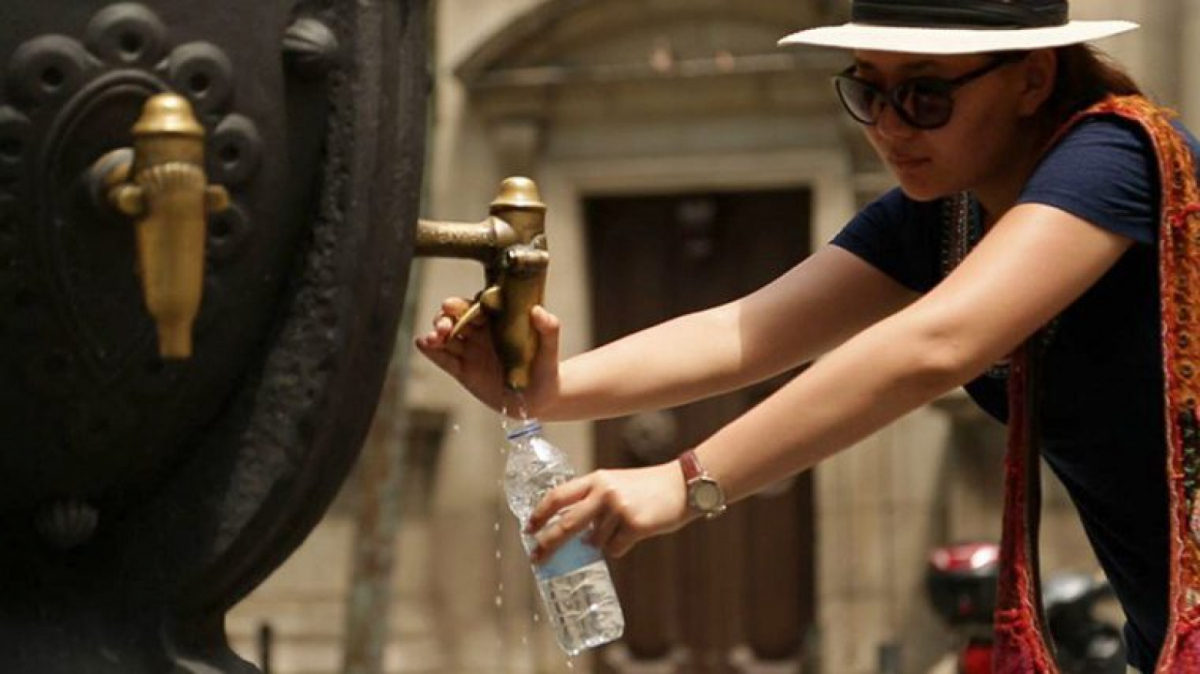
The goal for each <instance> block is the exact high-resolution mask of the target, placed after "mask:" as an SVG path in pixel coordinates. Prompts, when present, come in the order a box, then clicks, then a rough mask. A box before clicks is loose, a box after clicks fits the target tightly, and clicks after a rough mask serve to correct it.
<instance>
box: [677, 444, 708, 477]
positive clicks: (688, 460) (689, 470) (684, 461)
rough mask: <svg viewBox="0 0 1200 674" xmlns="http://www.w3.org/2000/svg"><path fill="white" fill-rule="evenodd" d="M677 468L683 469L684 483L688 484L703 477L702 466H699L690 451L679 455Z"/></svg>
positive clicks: (698, 460)
mask: <svg viewBox="0 0 1200 674" xmlns="http://www.w3.org/2000/svg"><path fill="white" fill-rule="evenodd" d="M679 467H680V468H682V469H683V480H684V482H688V483H690V482H691V481H692V480H695V479H698V478H700V477H703V476H704V466H701V465H700V459H699V458H697V457H696V453H695V452H693V451H692V450H690V449H689V450H687V451H686V452H684V453H683V454H680V455H679Z"/></svg>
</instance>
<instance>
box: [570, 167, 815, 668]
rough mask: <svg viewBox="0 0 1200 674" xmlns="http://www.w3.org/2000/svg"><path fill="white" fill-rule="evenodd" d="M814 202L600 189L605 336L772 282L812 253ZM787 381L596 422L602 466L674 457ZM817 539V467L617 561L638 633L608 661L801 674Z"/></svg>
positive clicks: (590, 217) (598, 317)
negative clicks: (782, 668) (783, 668)
mask: <svg viewBox="0 0 1200 674" xmlns="http://www.w3.org/2000/svg"><path fill="white" fill-rule="evenodd" d="M810 208H811V201H810V196H809V194H808V192H806V191H803V190H795V189H793V190H776V191H761V192H749V193H694V194H673V195H656V196H636V197H604V198H593V199H588V200H587V201H586V202H585V214H586V217H587V222H588V242H589V262H590V269H591V282H592V283H591V287H592V291H593V325H594V326H595V331H596V341H597V343H605V342H608V341H611V340H613V339H616V338H618V337H620V336H622V335H625V334H628V333H630V332H634V331H636V330H639V329H642V328H645V327H648V326H650V325H653V324H655V323H658V322H661V321H663V320H665V319H668V318H671V317H673V316H678V315H681V314H684V313H687V312H691V311H696V310H699V309H703V308H705V307H709V306H713V305H715V304H719V303H721V302H725V301H728V300H732V299H734V298H736V297H738V296H741V295H744V294H746V293H748V292H750V291H752V290H754V289H756V288H758V287H761V286H762V285H764V284H766V283H768V282H769V281H771V280H772V279H774V278H775V277H777V276H778V275H780V274H782V273H783V272H784V271H786V270H787V269H789V268H790V267H791V266H793V265H795V264H796V263H797V262H799V261H800V260H801V259H802V258H803V257H804V256H805V255H806V254H807V253H808V246H809V239H810V231H809V225H808V217H809V212H810ZM784 381H786V376H785V377H780V378H777V379H775V380H772V381H768V382H764V383H762V384H759V385H756V386H753V387H750V388H748V389H746V390H744V391H741V392H736V393H732V394H729V395H725V396H721V397H718V398H714V399H711V400H706V401H702V402H698V403H695V404H692V405H687V406H684V407H681V408H678V409H675V410H667V411H664V412H661V413H655V414H654V415H649V416H647V415H641V416H638V417H633V418H631V419H616V420H611V421H605V422H601V423H598V424H596V427H595V428H596V431H595V432H596V447H597V464H598V465H602V466H608V467H633V466H640V465H647V464H650V463H657V462H659V461H663V460H669V459H670V458H671V457H674V456H676V455H678V454H679V452H681V451H683V450H684V449H685V448H687V447H690V446H693V445H695V444H696V443H698V442H699V441H700V440H702V439H704V438H705V437H707V436H708V435H710V434H712V433H713V432H714V431H716V430H717V429H719V428H720V427H721V426H723V425H724V424H726V423H728V422H729V421H730V420H732V419H733V418H735V417H736V416H738V415H739V414H741V413H742V412H744V411H745V410H747V409H749V408H750V407H751V406H753V405H754V404H755V403H757V402H758V401H759V400H761V399H762V398H763V397H765V396H767V395H770V393H771V392H772V391H774V390H775V389H776V388H777V387H778V386H779V385H781V384H782V383H783V382H784ZM812 543H813V512H812V483H811V480H810V479H809V476H808V475H807V474H806V475H802V476H799V477H797V478H794V479H792V480H790V481H787V482H784V483H782V484H781V485H778V486H777V487H776V488H774V489H772V490H769V491H768V492H767V493H766V494H764V495H761V496H758V497H756V498H753V499H750V500H749V501H747V502H745V503H741V504H739V505H738V506H736V507H734V508H732V509H731V510H730V511H729V512H728V513H727V514H726V515H725V516H724V517H722V518H720V519H718V520H715V521H713V522H703V523H697V524H694V525H692V526H689V527H687V528H686V529H684V530H682V531H680V532H678V533H676V534H673V535H670V536H666V537H662V538H658V539H655V540H651V541H647V542H646V543H643V544H642V545H640V546H639V547H638V548H637V549H635V550H634V551H633V552H632V553H630V554H629V555H628V556H627V557H625V558H624V559H621V560H613V564H612V565H613V572H614V575H615V578H616V582H617V586H618V591H619V593H620V596H621V601H622V605H623V606H624V608H625V612H626V633H625V638H624V639H623V640H622V641H621V642H620V643H618V644H616V645H614V646H611V647H609V648H607V649H605V650H604V651H602V652H601V654H600V657H599V658H598V662H597V667H598V671H601V672H605V673H619V674H626V673H633V672H650V671H654V672H680V673H683V672H689V673H692V672H694V673H697V674H724V673H727V672H728V673H732V672H755V671H760V668H759V667H758V665H762V664H767V665H771V666H772V667H774V669H772V671H779V670H778V667H779V665H780V664H782V663H796V667H797V669H796V671H799V663H800V662H802V660H803V656H804V653H803V647H804V637H805V634H806V632H807V631H808V630H809V628H810V626H811V624H812V620H813V616H814V613H815V611H814V592H813V589H814V577H813V563H814V555H813V549H812Z"/></svg>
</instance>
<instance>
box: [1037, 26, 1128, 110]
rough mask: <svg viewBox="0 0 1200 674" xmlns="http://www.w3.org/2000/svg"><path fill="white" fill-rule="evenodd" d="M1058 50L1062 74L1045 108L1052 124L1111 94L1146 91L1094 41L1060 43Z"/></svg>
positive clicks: (1056, 51) (1059, 66)
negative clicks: (1061, 44)
mask: <svg viewBox="0 0 1200 674" xmlns="http://www.w3.org/2000/svg"><path fill="white" fill-rule="evenodd" d="M1054 53H1055V55H1056V56H1057V57H1058V77H1057V80H1056V81H1055V83H1054V91H1053V92H1052V93H1051V94H1050V98H1048V99H1047V100H1046V103H1045V106H1044V108H1043V110H1044V111H1045V113H1046V117H1047V121H1049V122H1050V123H1051V125H1052V127H1057V126H1059V125H1060V124H1063V123H1064V122H1066V121H1067V120H1068V119H1070V118H1071V116H1072V115H1074V114H1075V113H1076V112H1079V111H1080V110H1083V109H1084V108H1087V107H1088V106H1090V105H1091V104H1093V103H1096V102H1097V101H1099V100H1100V99H1102V98H1104V97H1105V96H1108V95H1110V94H1113V95H1117V96H1130V95H1135V94H1136V95H1141V93H1142V89H1141V87H1139V86H1138V84H1137V82H1135V81H1134V79H1133V77H1131V76H1130V75H1129V73H1127V72H1125V69H1124V68H1122V67H1121V66H1120V65H1119V64H1117V63H1116V62H1115V61H1113V60H1112V59H1111V58H1109V57H1108V55H1106V54H1105V53H1104V52H1102V51H1100V50H1098V49H1096V48H1095V47H1092V46H1091V45H1086V44H1076V45H1071V46H1068V47H1059V48H1057V49H1055V50H1054Z"/></svg>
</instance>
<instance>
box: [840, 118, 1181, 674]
mask: <svg viewBox="0 0 1200 674" xmlns="http://www.w3.org/2000/svg"><path fill="white" fill-rule="evenodd" d="M1185 133H1186V132H1185ZM1188 141H1189V143H1190V144H1191V146H1192V151H1193V153H1196V154H1197V155H1198V156H1200V144H1198V143H1197V142H1196V139H1195V138H1193V137H1191V136H1190V135H1189V136H1188ZM1158 185H1159V181H1158V168H1157V163H1156V162H1155V160H1154V151H1153V148H1152V146H1151V144H1150V141H1149V139H1148V138H1147V137H1146V135H1145V133H1144V132H1143V131H1142V130H1141V129H1140V127H1138V126H1137V125H1135V124H1133V123H1131V122H1128V121H1125V120H1122V119H1119V118H1115V117H1103V118H1093V119H1089V120H1086V121H1084V122H1082V123H1081V124H1079V125H1078V126H1077V127H1075V128H1074V129H1073V130H1071V131H1070V132H1069V133H1068V135H1067V136H1066V137H1064V138H1063V139H1062V141H1061V142H1060V143H1059V144H1058V145H1056V146H1055V147H1054V148H1053V149H1051V150H1050V151H1049V152H1048V153H1047V155H1046V157H1044V158H1043V160H1042V162H1041V164H1040V165H1039V167H1038V168H1037V170H1036V171H1035V172H1034V174H1033V176H1032V177H1031V178H1030V180H1029V182H1028V183H1027V184H1026V186H1025V188H1024V190H1023V192H1022V194H1021V196H1020V198H1019V203H1038V204H1046V205H1050V206H1054V207H1056V208H1059V209H1062V210H1063V211H1066V212H1068V213H1071V214H1073V215H1075V216H1078V217H1080V218H1082V219H1084V220H1087V221H1088V222H1090V223H1092V224H1094V225H1095V226H1097V227H1102V228H1104V229H1106V230H1109V231H1112V232H1116V233H1118V234H1121V235H1123V236H1126V237H1129V238H1130V239H1132V240H1133V241H1134V242H1135V243H1134V245H1133V246H1132V247H1131V248H1130V249H1129V250H1128V251H1127V252H1126V253H1125V255H1124V256H1123V257H1121V259H1120V260H1119V261H1118V262H1117V263H1116V264H1115V265H1114V266H1113V267H1112V268H1111V269H1110V270H1109V271H1108V272H1107V273H1106V274H1104V276H1103V277H1102V278H1101V279H1100V280H1099V281H1097V282H1096V284H1095V285H1093V286H1092V287H1091V288H1090V289H1089V290H1088V291H1087V292H1086V293H1085V294H1084V295H1083V296H1082V297H1080V298H1079V299H1078V300H1077V301H1075V302H1074V303H1073V304H1072V305H1071V306H1069V307H1068V308H1067V309H1066V310H1065V311H1064V312H1063V313H1062V315H1061V316H1060V317H1059V320H1058V324H1057V328H1056V330H1055V332H1054V336H1053V338H1052V341H1051V342H1050V344H1049V348H1048V352H1047V355H1046V357H1045V360H1044V363H1043V366H1042V370H1043V371H1042V380H1041V382H1042V390H1043V395H1044V400H1043V403H1042V404H1041V406H1040V408H1039V409H1040V415H1041V430H1042V451H1043V456H1044V457H1045V460H1046V461H1047V463H1048V464H1049V465H1050V467H1051V468H1052V469H1053V470H1054V472H1055V473H1056V474H1057V475H1058V477H1059V479H1060V480H1062V482H1063V484H1064V485H1065V486H1066V488H1067V490H1068V492H1069V493H1070V495H1071V498H1072V500H1073V501H1074V503H1075V506H1076V507H1077V509H1078V511H1079V515H1080V518H1081V520H1082V522H1083V527H1084V530H1085V531H1086V532H1087V535H1088V538H1089V539H1090V541H1091V543H1092V546H1093V548H1094V549H1095V551H1096V556H1097V558H1098V559H1099V561H1100V564H1101V566H1102V567H1103V568H1104V571H1105V573H1106V575H1107V576H1108V578H1109V581H1110V582H1111V583H1112V586H1113V589H1114V590H1115V591H1116V594H1117V597H1118V598H1119V600H1120V602H1121V604H1122V606H1123V607H1124V609H1125V613H1126V616H1127V618H1128V623H1127V625H1126V627H1125V637H1126V642H1127V644H1128V646H1129V651H1130V653H1129V661H1130V663H1131V664H1132V665H1134V666H1135V667H1137V668H1139V669H1141V670H1142V671H1151V670H1152V669H1153V668H1154V661H1155V660H1156V658H1157V657H1158V652H1159V650H1160V649H1161V645H1162V642H1163V639H1164V637H1165V634H1166V623H1167V605H1168V585H1169V580H1168V579H1169V576H1168V572H1169V566H1170V561H1169V559H1170V558H1169V545H1168V524H1167V503H1168V498H1167V485H1166V440H1165V436H1164V431H1163V418H1164V417H1163V415H1164V408H1163V377H1162V365H1161V363H1162V351H1161V346H1160V342H1159V330H1160V328H1159V325H1160V311H1159V306H1160V305H1159V291H1158V251H1157V242H1158V226H1159V225H1158V223H1159V202H1160V193H1159V187H1158ZM942 222H943V215H942V204H941V202H917V201H913V200H912V199H909V198H908V197H906V196H905V195H904V194H903V193H902V192H901V191H900V190H894V191H892V192H889V193H888V194H886V195H884V196H883V197H882V198H880V199H878V200H877V201H875V202H874V203H872V204H870V205H869V206H867V207H866V208H865V209H864V210H863V211H862V212H861V213H860V214H859V215H858V216H857V217H855V219H854V220H853V221H851V222H850V224H849V225H847V227H846V228H845V229H844V230H842V232H841V233H840V234H838V236H837V237H836V238H835V239H834V240H833V244H834V245H837V246H839V247H842V248H844V249H846V250H849V251H850V252H852V253H854V254H856V255H858V256H859V257H861V258H862V259H864V260H866V261H867V262H869V263H870V264H872V265H873V266H875V267H876V268H878V269H880V270H881V271H883V272H884V273H886V274H888V275H889V276H891V277H892V278H893V279H895V280H896V281H898V282H899V283H901V284H903V285H904V286H906V287H908V288H911V289H912V290H914V291H917V292H921V293H923V292H926V291H928V290H930V289H931V288H933V286H934V285H936V284H937V283H938V282H939V281H940V280H941V277H942V271H941V258H940V250H941V237H942ZM995 292H996V296H997V297H1002V296H1003V295H1004V293H1006V292H1008V289H1006V288H996V290H995ZM966 389H967V392H968V393H969V394H970V395H971V397H972V398H974V399H975V401H976V402H977V403H979V405H980V406H981V407H983V408H984V409H985V410H987V412H988V413H990V414H991V415H992V416H994V417H995V418H997V419H999V420H1001V421H1004V420H1005V419H1006V418H1007V416H1008V410H1007V407H1008V403H1007V395H1006V382H1005V381H1004V380H1003V379H997V378H991V377H987V376H983V377H980V378H979V379H977V380H975V381H973V382H971V383H969V384H967V385H966Z"/></svg>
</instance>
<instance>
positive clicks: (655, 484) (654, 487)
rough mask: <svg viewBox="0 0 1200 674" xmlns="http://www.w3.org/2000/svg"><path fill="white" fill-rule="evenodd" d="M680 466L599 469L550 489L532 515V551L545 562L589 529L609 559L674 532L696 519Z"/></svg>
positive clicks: (534, 557) (594, 542)
mask: <svg viewBox="0 0 1200 674" xmlns="http://www.w3.org/2000/svg"><path fill="white" fill-rule="evenodd" d="M694 518H695V515H693V514H692V513H691V512H690V511H689V510H688V507H687V497H686V488H685V486H684V482H683V473H682V472H681V471H680V469H679V464H678V463H676V462H674V461H671V462H669V463H665V464H661V465H658V466H650V467H648V468H634V469H627V470H600V471H596V472H594V473H591V474H589V475H585V476H583V477H580V478H577V479H575V480H572V481H570V482H567V483H565V484H562V485H559V486H558V487H555V488H554V489H552V490H551V491H550V492H549V493H547V494H546V496H545V497H544V498H543V499H542V502H541V503H540V504H538V506H537V508H536V509H534V511H533V514H532V515H531V516H530V518H529V526H528V527H527V528H526V533H527V534H532V535H533V536H534V538H535V539H536V540H537V543H538V545H537V547H536V548H535V549H534V551H533V553H532V554H531V558H532V560H533V561H534V562H535V563H540V562H543V561H545V560H547V559H549V558H550V557H552V556H553V555H554V553H555V552H556V551H557V550H558V549H559V548H560V547H561V546H562V545H563V544H564V543H566V542H567V541H568V540H570V539H571V538H572V537H574V536H575V535H577V534H579V533H580V532H584V531H587V530H588V529H589V528H590V529H591V531H590V533H589V534H588V541H589V542H590V543H591V544H592V545H594V546H595V547H597V548H599V549H600V550H601V551H603V552H604V553H605V554H606V555H608V556H611V557H621V556H623V555H624V554H626V553H627V552H629V550H630V549H632V548H633V546H634V545H636V544H637V543H639V542H641V541H643V540H645V539H647V538H650V537H651V536H657V535H660V534H665V533H669V532H671V531H675V530H677V529H679V528H680V527H682V526H683V525H685V524H687V523H688V522H689V521H690V520H692V519H694Z"/></svg>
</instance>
